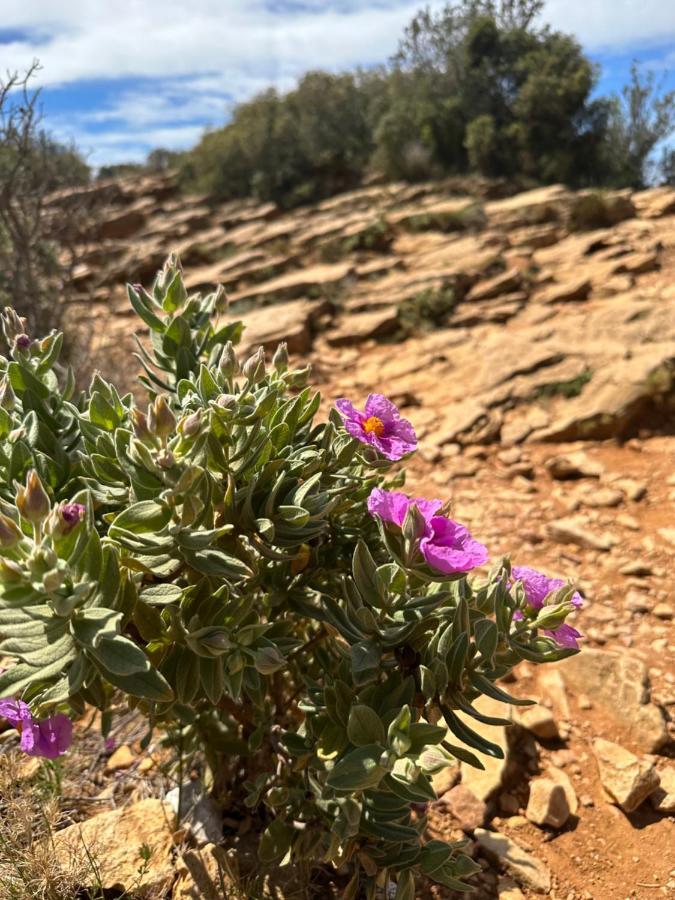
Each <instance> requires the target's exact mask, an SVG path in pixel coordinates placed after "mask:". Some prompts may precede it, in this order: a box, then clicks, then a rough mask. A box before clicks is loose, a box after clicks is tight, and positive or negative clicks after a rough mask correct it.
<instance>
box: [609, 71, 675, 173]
mask: <svg viewBox="0 0 675 900" xmlns="http://www.w3.org/2000/svg"><path fill="white" fill-rule="evenodd" d="M662 88H663V83H662V82H661V81H657V79H656V75H655V74H654V72H643V71H641V70H640V68H639V67H638V65H637V63H633V65H632V67H631V72H630V81H629V82H628V84H627V85H626V86H625V87H624V89H623V91H622V92H621V95H620V96H618V97H617V96H615V97H614V98H612V102H611V107H610V116H609V127H608V131H607V141H606V146H605V151H606V156H607V166H608V177H609V179H610V180H611V181H613V182H614V183H615V184H618V185H622V186H623V185H630V187H633V188H641V187H644V186H645V184H647V183H648V181H649V180H650V177H651V175H652V174H653V173H652V167H653V153H654V150H655V148H656V147H657V145H658V144H659V143H660V142H661V141H663V140H665V139H666V138H668V137H669V136H670V135H672V133H673V130H675V91H666V92H664V91H663V89H662Z"/></svg>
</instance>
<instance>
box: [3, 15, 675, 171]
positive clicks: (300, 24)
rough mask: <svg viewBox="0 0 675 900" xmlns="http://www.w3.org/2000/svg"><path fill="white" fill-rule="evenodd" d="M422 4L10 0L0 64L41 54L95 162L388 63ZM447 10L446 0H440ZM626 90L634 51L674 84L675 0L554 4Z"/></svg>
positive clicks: (562, 23)
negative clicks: (314, 74)
mask: <svg viewBox="0 0 675 900" xmlns="http://www.w3.org/2000/svg"><path fill="white" fill-rule="evenodd" d="M421 5H422V0H191V2H190V3H189V4H186V3H184V2H179V0H108V2H101V0H60V2H58V3H57V2H55V0H23V2H17V0H0V23H1V24H0V72H4V71H6V70H14V69H24V68H25V67H26V66H27V65H28V64H29V63H30V62H31V61H32V60H33V59H39V60H40V62H41V64H42V70H41V72H40V74H39V77H38V79H37V80H36V84H38V83H39V84H40V85H41V86H42V88H43V105H44V110H45V114H46V118H47V124H48V127H49V128H50V130H52V131H53V132H54V133H55V134H56V135H57V136H58V137H59V138H60V139H62V140H66V141H68V140H73V141H75V142H76V143H77V145H78V146H79V147H80V148H81V149H82V150H83V151H84V153H85V155H86V156H87V158H88V160H89V162H90V163H91V164H92V165H102V164H105V163H117V162H125V161H137V160H142V159H143V158H144V157H145V156H146V154H147V152H148V151H149V150H150V149H152V148H153V147H157V146H164V147H170V148H172V149H181V148H184V147H189V146H191V145H192V144H194V143H195V142H196V141H197V140H198V139H199V136H200V134H201V133H202V131H203V129H204V128H205V127H214V126H219V125H221V124H222V123H223V122H224V121H225V119H226V117H227V113H228V110H229V109H231V108H232V105H233V104H234V103H236V102H238V101H241V100H245V99H247V98H248V97H250V96H251V95H252V94H254V93H255V92H256V91H258V90H260V89H262V88H264V87H266V86H268V85H270V84H273V85H275V86H276V87H278V88H280V89H286V88H289V87H292V86H293V84H294V83H295V81H296V80H297V78H298V77H299V76H300V75H301V74H302V73H303V72H305V71H307V70H308V69H311V68H325V69H329V70H341V69H347V68H351V67H354V66H356V65H366V66H367V65H372V64H374V63H378V62H382V61H384V60H386V59H387V58H388V57H389V56H390V55H391V53H392V52H393V51H394V50H395V48H396V44H397V41H398V37H399V35H400V34H401V32H402V30H403V28H404V26H405V25H406V23H407V22H408V21H409V20H410V19H411V18H412V16H413V14H414V12H415V11H416V9H417V8H418V7H419V6H421ZM429 5H430V6H431V7H432V8H434V7H435V8H438V7H440V6H442V5H443V3H442V0H431V2H430V3H429ZM544 18H545V19H546V21H548V22H549V23H550V24H552V25H553V26H554V27H556V28H560V29H562V30H564V31H569V32H572V33H574V34H576V35H577V37H578V38H579V40H580V41H581V42H582V44H583V45H584V47H585V48H586V50H587V52H588V53H589V55H590V56H591V57H592V58H593V59H594V60H596V61H597V62H598V63H600V64H601V66H602V76H601V80H600V84H599V90H600V91H601V92H603V93H607V92H609V91H614V90H618V89H620V87H621V85H622V84H624V83H625V81H626V79H627V76H628V70H629V68H630V65H631V62H632V60H633V59H638V60H639V61H640V63H641V64H643V65H646V66H649V67H651V68H654V69H655V70H657V72H658V73H659V74H663V76H664V78H665V83H666V85H667V86H668V87H671V88H675V3H673V2H672V0H549V2H548V3H547V5H546V9H545V13H544Z"/></svg>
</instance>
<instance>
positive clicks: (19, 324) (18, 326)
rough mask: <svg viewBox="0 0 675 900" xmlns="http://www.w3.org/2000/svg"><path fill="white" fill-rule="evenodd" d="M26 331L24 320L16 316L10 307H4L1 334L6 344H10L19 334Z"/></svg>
mask: <svg viewBox="0 0 675 900" xmlns="http://www.w3.org/2000/svg"><path fill="white" fill-rule="evenodd" d="M25 331H26V320H25V319H24V318H22V317H21V316H18V315H17V314H16V312H15V311H14V310H13V309H12V307H11V306H6V307H5V308H4V310H3V313H2V332H3V334H4V335H5V338H6V340H7V343H8V344H12V343H13V342H14V340H15V338H16V337H17V335H19V334H23V333H25Z"/></svg>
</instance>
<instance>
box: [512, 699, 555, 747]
mask: <svg viewBox="0 0 675 900" xmlns="http://www.w3.org/2000/svg"><path fill="white" fill-rule="evenodd" d="M516 721H517V722H518V724H519V725H522V726H523V728H526V729H527V730H528V731H531V732H532V734H533V735H535V737H538V738H541V739H542V740H544V741H550V740H554V739H555V738H557V737H558V736H559V735H558V725H557V724H556V721H555V717H554V715H553V713H552V712H551V710H550V709H547V708H546V707H545V706H541V705H540V704H539V703H536V704H535V705H534V706H523V707H520V708H519V709H518V711H517V713H516Z"/></svg>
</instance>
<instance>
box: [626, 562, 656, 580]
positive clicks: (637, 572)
mask: <svg viewBox="0 0 675 900" xmlns="http://www.w3.org/2000/svg"><path fill="white" fill-rule="evenodd" d="M619 572H620V574H621V575H632V576H634V577H635V578H646V577H647V576H648V575H653V574H654V570H653V569H652V567H651V566H650V565H649V563H646V562H642V561H641V560H639V559H638V560H633V561H632V562H627V563H624V565H623V566H621V568H620V569H619Z"/></svg>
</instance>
